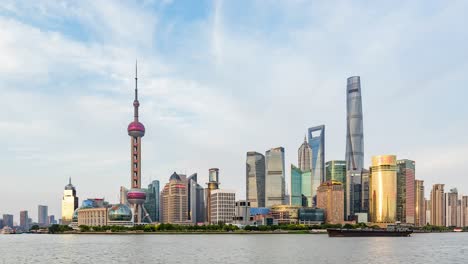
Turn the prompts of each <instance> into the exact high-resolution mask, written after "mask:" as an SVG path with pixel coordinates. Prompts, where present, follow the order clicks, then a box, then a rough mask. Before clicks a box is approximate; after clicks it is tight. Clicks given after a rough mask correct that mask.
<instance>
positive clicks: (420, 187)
mask: <svg viewBox="0 0 468 264" xmlns="http://www.w3.org/2000/svg"><path fill="white" fill-rule="evenodd" d="M414 225H415V226H425V225H426V203H425V199H424V181H422V180H415V181H414Z"/></svg>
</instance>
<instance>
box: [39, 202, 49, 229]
mask: <svg viewBox="0 0 468 264" xmlns="http://www.w3.org/2000/svg"><path fill="white" fill-rule="evenodd" d="M37 214H38V216H37V223H38V224H39V226H47V225H48V223H47V222H48V218H47V217H48V207H47V205H39V206H38V207H37Z"/></svg>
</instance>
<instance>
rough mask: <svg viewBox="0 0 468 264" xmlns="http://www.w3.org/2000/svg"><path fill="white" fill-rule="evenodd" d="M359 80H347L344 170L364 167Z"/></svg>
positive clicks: (357, 78) (352, 78) (355, 77)
mask: <svg viewBox="0 0 468 264" xmlns="http://www.w3.org/2000/svg"><path fill="white" fill-rule="evenodd" d="M362 119H363V118H362V98H361V78H360V77H359V76H352V77H349V78H348V83H347V86H346V157H345V159H346V168H347V170H357V171H360V170H362V168H363V167H364V129H363V121H362Z"/></svg>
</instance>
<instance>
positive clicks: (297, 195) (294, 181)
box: [291, 164, 302, 205]
mask: <svg viewBox="0 0 468 264" xmlns="http://www.w3.org/2000/svg"><path fill="white" fill-rule="evenodd" d="M291 205H302V171H301V170H300V169H299V168H298V167H296V166H294V165H292V164H291Z"/></svg>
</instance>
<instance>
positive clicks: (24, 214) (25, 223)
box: [20, 210, 29, 231]
mask: <svg viewBox="0 0 468 264" xmlns="http://www.w3.org/2000/svg"><path fill="white" fill-rule="evenodd" d="M20 227H21V229H22V230H24V231H28V230H29V216H28V211H26V210H25V211H20Z"/></svg>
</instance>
